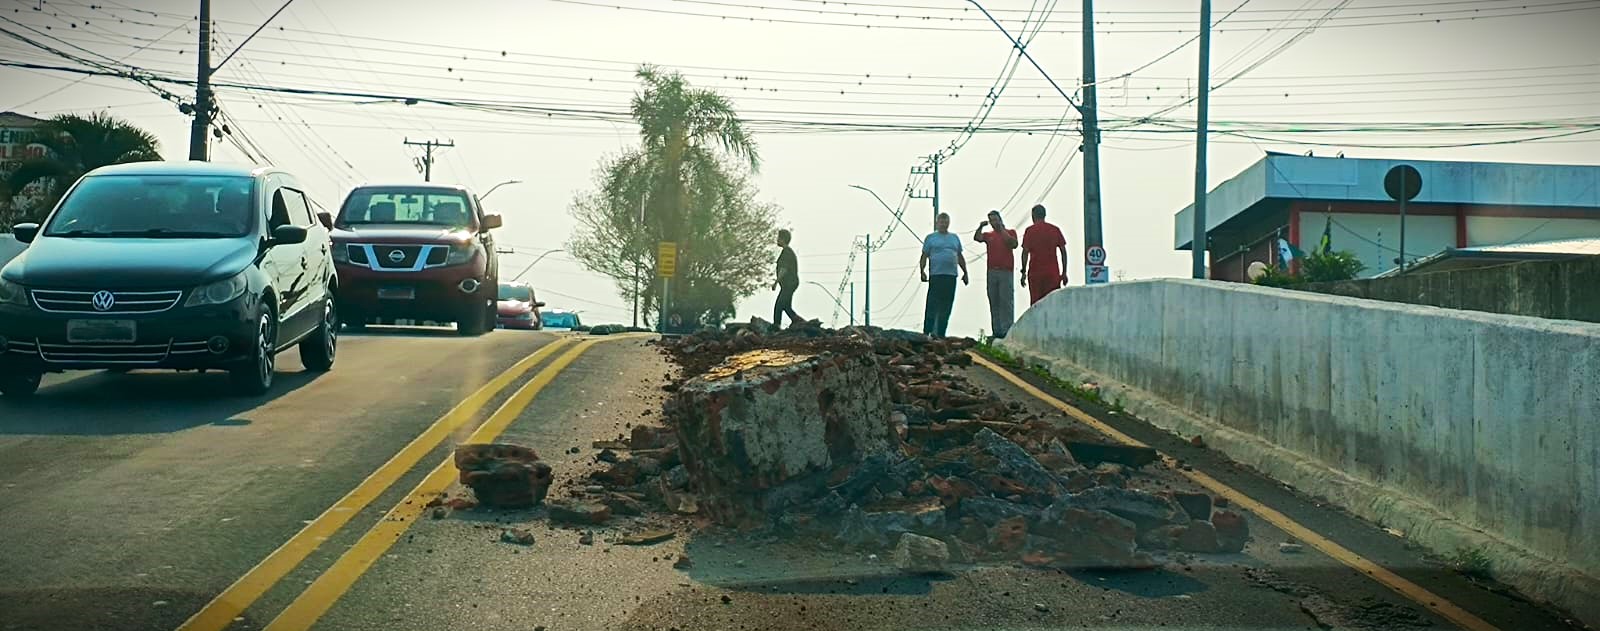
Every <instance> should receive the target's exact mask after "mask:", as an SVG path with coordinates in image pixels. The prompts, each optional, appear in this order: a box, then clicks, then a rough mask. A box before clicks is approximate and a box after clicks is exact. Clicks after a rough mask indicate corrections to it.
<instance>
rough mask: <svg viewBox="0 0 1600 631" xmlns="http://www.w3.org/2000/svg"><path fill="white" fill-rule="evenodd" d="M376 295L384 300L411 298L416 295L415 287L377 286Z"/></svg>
mask: <svg viewBox="0 0 1600 631" xmlns="http://www.w3.org/2000/svg"><path fill="white" fill-rule="evenodd" d="M378 297H379V298H382V299H384V300H411V299H413V298H416V297H417V289H416V288H415V287H379V288H378Z"/></svg>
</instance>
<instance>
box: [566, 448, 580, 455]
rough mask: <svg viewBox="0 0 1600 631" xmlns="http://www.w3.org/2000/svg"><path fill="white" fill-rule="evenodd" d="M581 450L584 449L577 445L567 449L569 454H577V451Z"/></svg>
mask: <svg viewBox="0 0 1600 631" xmlns="http://www.w3.org/2000/svg"><path fill="white" fill-rule="evenodd" d="M580 451H583V450H581V449H578V448H577V447H572V448H569V449H567V453H569V454H575V453H578V452H580Z"/></svg>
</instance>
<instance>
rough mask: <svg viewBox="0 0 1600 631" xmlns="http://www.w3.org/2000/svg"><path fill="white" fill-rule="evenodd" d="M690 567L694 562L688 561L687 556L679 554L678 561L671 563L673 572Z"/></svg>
mask: <svg viewBox="0 0 1600 631" xmlns="http://www.w3.org/2000/svg"><path fill="white" fill-rule="evenodd" d="M692 567H694V561H691V560H689V555H687V554H679V555H678V560H677V561H673V562H672V569H674V570H687V569H689V568H692Z"/></svg>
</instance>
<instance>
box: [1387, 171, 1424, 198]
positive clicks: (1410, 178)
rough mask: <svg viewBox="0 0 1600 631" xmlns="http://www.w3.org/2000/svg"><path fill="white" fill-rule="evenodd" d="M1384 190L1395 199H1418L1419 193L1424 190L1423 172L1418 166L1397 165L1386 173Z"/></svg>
mask: <svg viewBox="0 0 1600 631" xmlns="http://www.w3.org/2000/svg"><path fill="white" fill-rule="evenodd" d="M1383 192H1385V193H1388V194H1389V199H1392V200H1395V201H1401V202H1409V201H1411V200H1413V199H1416V198H1417V194H1418V193H1421V192H1422V174H1421V173H1418V172H1417V167H1414V166H1411V165H1409V164H1401V165H1397V166H1395V167H1393V168H1391V169H1389V172H1388V173H1385V174H1384V176H1383Z"/></svg>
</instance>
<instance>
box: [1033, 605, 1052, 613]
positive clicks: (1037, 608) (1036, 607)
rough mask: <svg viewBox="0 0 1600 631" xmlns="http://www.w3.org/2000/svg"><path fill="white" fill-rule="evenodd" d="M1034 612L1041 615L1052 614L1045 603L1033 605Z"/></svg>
mask: <svg viewBox="0 0 1600 631" xmlns="http://www.w3.org/2000/svg"><path fill="white" fill-rule="evenodd" d="M1033 610H1034V611H1037V612H1039V613H1050V607H1049V606H1047V605H1045V604H1044V603H1033Z"/></svg>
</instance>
